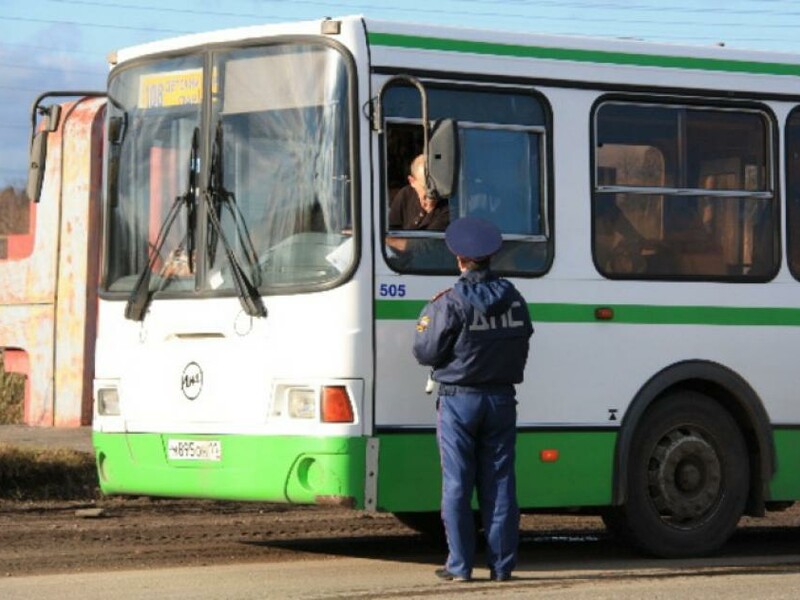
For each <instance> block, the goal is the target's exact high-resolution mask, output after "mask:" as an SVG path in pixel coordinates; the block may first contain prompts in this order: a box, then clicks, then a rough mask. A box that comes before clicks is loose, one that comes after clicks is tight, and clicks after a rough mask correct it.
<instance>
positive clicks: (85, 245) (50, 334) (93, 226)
mask: <svg viewBox="0 0 800 600" xmlns="http://www.w3.org/2000/svg"><path fill="white" fill-rule="evenodd" d="M104 106H105V101H104V100H103V99H85V100H81V101H78V102H75V103H68V104H65V105H64V110H63V112H62V119H61V123H60V124H59V129H58V130H57V131H55V132H53V133H51V134H50V135H49V138H48V147H47V165H46V170H45V174H44V183H43V186H42V194H41V200H40V202H39V204H38V206H37V207H36V224H35V233H34V247H33V252H32V253H31V254H30V256H28V257H27V258H24V259H20V260H13V261H0V281H2V282H3V285H2V286H0V347H8V348H19V349H21V350H24V351H25V352H27V354H28V358H29V361H30V397H29V398H28V399H27V401H26V405H25V416H24V421H25V423H26V424H28V425H45V426H48V425H50V426H51V425H59V426H78V425H86V424H89V423H90V421H91V393H92V392H91V390H92V379H93V370H94V340H95V332H96V315H97V296H96V290H97V273H98V266H97V265H98V243H97V240H98V239H99V210H100V209H99V204H100V186H101V161H102V129H103V116H104ZM56 302H57V303H58V304H56Z"/></svg>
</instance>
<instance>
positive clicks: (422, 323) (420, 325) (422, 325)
mask: <svg viewBox="0 0 800 600" xmlns="http://www.w3.org/2000/svg"><path fill="white" fill-rule="evenodd" d="M430 324H431V318H430V317H429V316H428V315H424V316H422V317H420V319H419V321H417V331H418V332H419V333H423V332H424V331H425V330H427V329H428V326H429V325H430Z"/></svg>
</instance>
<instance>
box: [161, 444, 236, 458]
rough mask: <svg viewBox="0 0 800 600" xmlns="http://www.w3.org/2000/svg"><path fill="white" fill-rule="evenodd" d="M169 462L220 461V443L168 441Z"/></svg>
mask: <svg viewBox="0 0 800 600" xmlns="http://www.w3.org/2000/svg"><path fill="white" fill-rule="evenodd" d="M167 456H168V457H169V459H170V460H222V442H220V441H218V440H169V442H168V443H167Z"/></svg>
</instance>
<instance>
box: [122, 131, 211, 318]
mask: <svg viewBox="0 0 800 600" xmlns="http://www.w3.org/2000/svg"><path fill="white" fill-rule="evenodd" d="M199 137H200V130H199V128H197V127H195V128H194V133H193V134H192V148H191V150H190V152H189V172H188V177H187V185H186V191H185V192H184V193H183V194H181V195H180V196H176V197H175V201H174V202H173V203H172V206H171V207H170V209H169V212H168V213H167V216H166V217H165V218H164V222H163V223H162V224H161V229H160V230H159V232H158V236H157V237H156V241H155V244H153V246H152V248H151V251H150V260H149V261H148V262H147V265H146V266H145V268H144V270H143V271H142V272H141V273H140V274H139V278H138V279H137V280H136V285H135V286H134V287H133V291H131V295H130V297H129V298H128V303H127V304H126V305H125V318H126V319H130V320H131V321H142V320H144V315H145V313H146V312H147V306H148V305H149V304H150V298H151V296H152V293H151V292H150V277H151V275H152V273H153V269H155V265H156V261H157V260H158V258H159V256H161V250H162V248H163V246H164V243H165V242H166V240H167V235H168V234H169V232H170V230H171V229H172V225H173V224H174V223H175V219H176V218H177V216H178V213H179V212H180V210H181V207H182V206H186V218H187V223H186V226H187V230H186V252H187V254H188V256H187V260H188V262H189V271H194V258H193V254H194V230H195V224H196V216H195V214H196V213H195V202H194V199H195V196H196V194H197V164H198V146H199Z"/></svg>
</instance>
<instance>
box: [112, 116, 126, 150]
mask: <svg viewBox="0 0 800 600" xmlns="http://www.w3.org/2000/svg"><path fill="white" fill-rule="evenodd" d="M126 116H127V115H126ZM126 116H125V117H109V118H108V142H109V143H110V144H121V143H122V140H123V138H124V137H125V129H126V125H127V119H126Z"/></svg>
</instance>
